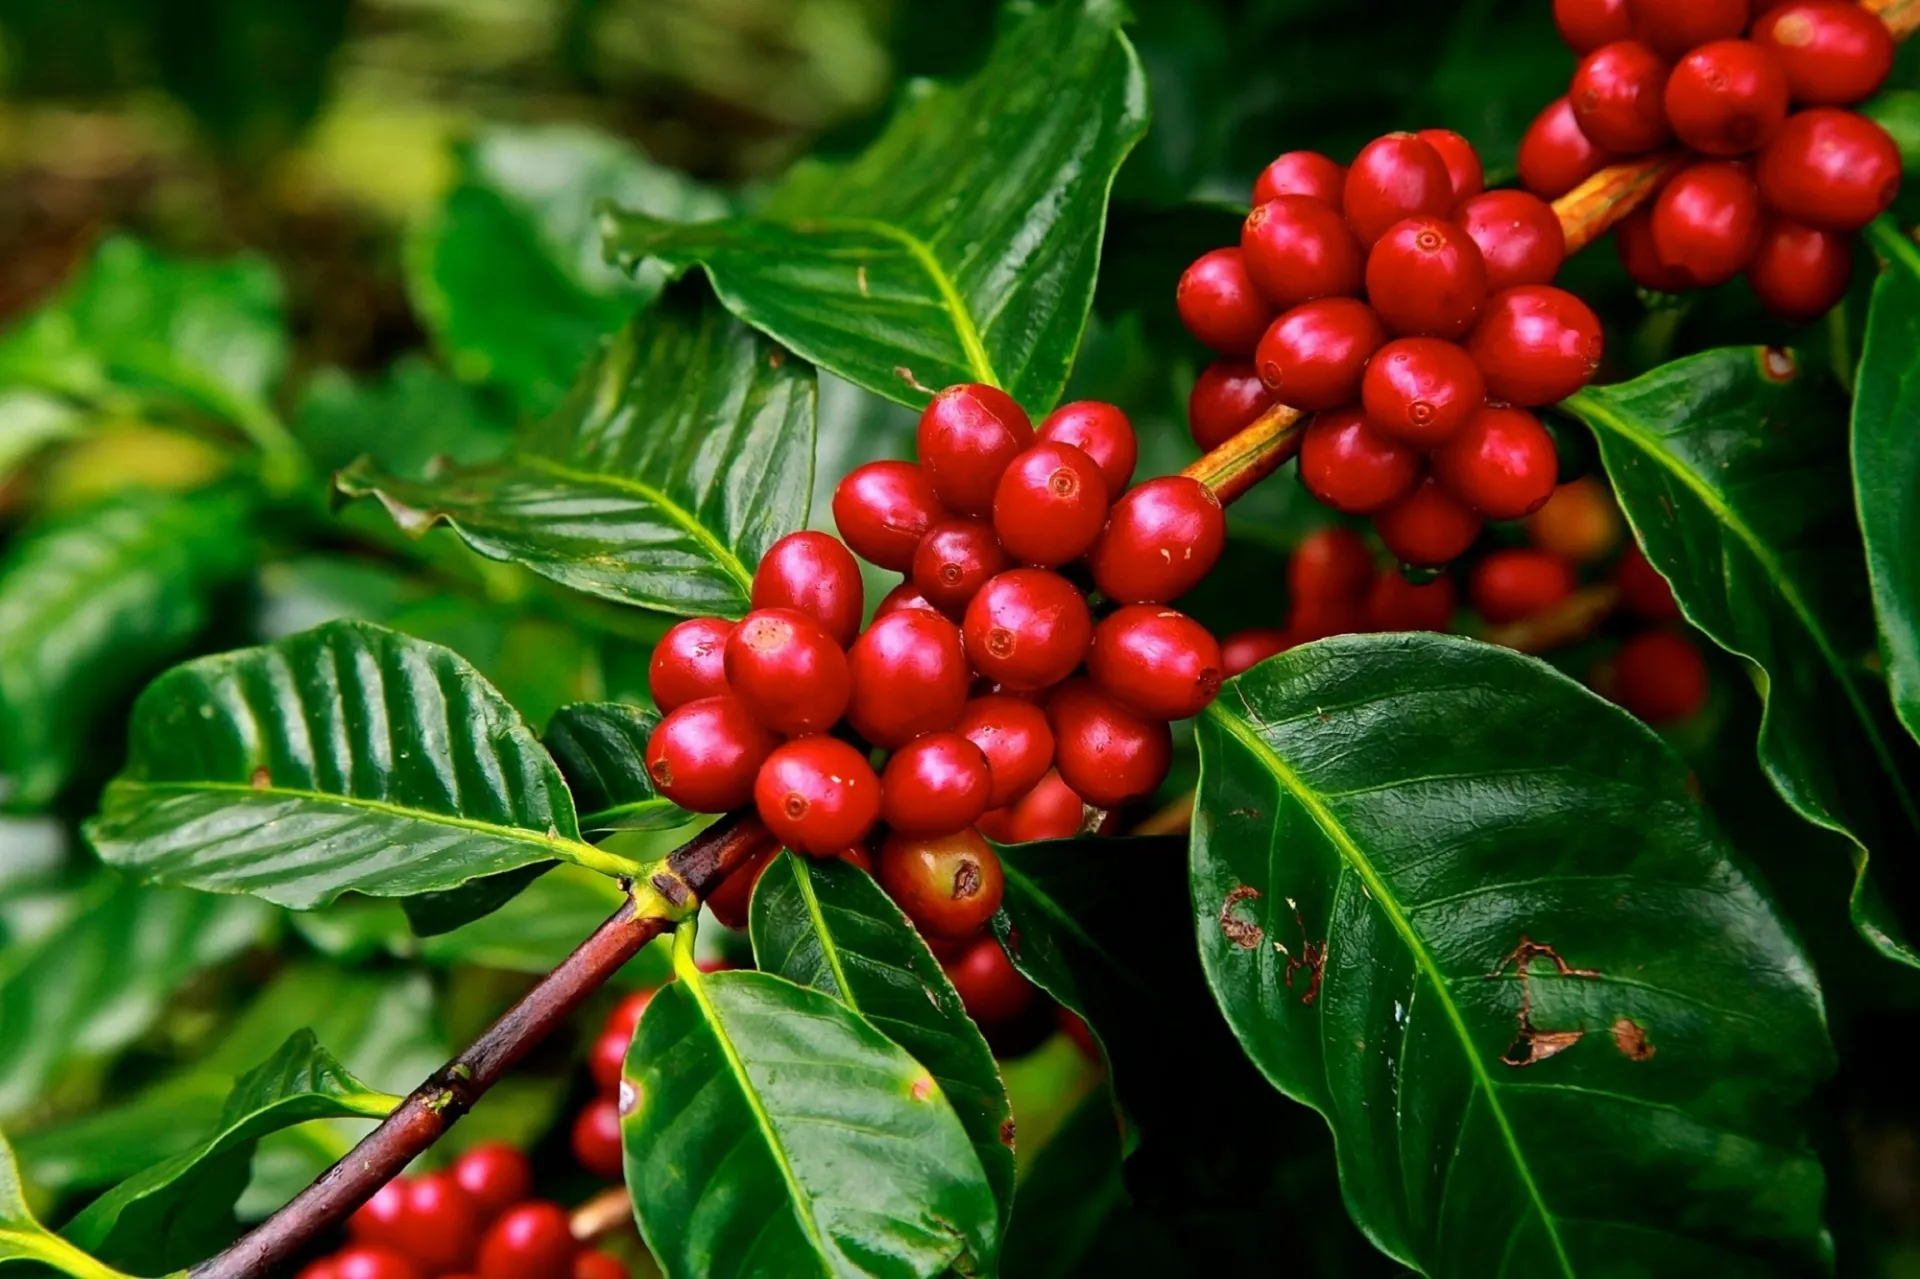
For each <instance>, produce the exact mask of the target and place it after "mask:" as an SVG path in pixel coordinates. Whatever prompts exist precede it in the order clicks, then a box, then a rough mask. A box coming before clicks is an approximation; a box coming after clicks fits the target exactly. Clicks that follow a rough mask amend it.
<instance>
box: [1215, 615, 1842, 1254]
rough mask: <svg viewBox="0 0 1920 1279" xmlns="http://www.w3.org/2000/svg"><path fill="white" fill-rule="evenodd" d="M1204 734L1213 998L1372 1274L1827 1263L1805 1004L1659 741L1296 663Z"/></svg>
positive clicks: (1504, 681)
mask: <svg viewBox="0 0 1920 1279" xmlns="http://www.w3.org/2000/svg"><path fill="white" fill-rule="evenodd" d="M1197 733H1198V739H1199V744H1200V751H1201V760H1202V772H1201V783H1200V792H1199V803H1198V808H1197V809H1196V812H1195V817H1194V826H1193V869H1192V880H1193V910H1194V921H1195V925H1196V927H1197V929H1198V932H1199V939H1200V950H1201V957H1202V960H1203V962H1204V963H1205V965H1206V969H1207V975H1208V979H1209V980H1210V982H1211V983H1212V985H1213V989H1214V994H1215V996H1216V998H1217V999H1218V1001H1219V1004H1220V1007H1221V1008H1222V1010H1223V1011H1224V1012H1225V1013H1226V1015H1227V1019H1228V1021H1229V1022H1230V1023H1231V1024H1232V1025H1233V1028H1234V1031H1235V1033H1236V1034H1238V1035H1239V1037H1240V1040H1241V1043H1242V1044H1243V1046H1244V1047H1245V1048H1246V1051H1247V1052H1248V1054H1249V1055H1250V1056H1251V1057H1252V1058H1253V1059H1254V1061H1255V1062H1256V1063H1257V1064H1258V1065H1259V1066H1260V1068H1261V1069H1262V1070H1263V1071H1265V1072H1266V1074H1267V1075H1268V1077H1269V1078H1270V1079H1272V1081H1273V1082H1274V1084H1275V1086H1276V1087H1278V1088H1280V1089H1281V1090H1282V1091H1284V1092H1286V1093H1287V1094H1288V1095H1289V1096H1292V1097H1294V1098H1296V1099H1298V1100H1300V1101H1303V1102H1305V1103H1307V1104H1308V1105H1310V1106H1312V1107H1313V1108H1314V1109H1316V1110H1318V1111H1320V1112H1321V1114H1322V1115H1324V1116H1325V1117H1326V1120H1327V1123H1328V1125H1329V1126H1330V1127H1331V1129H1332V1130H1333V1133H1334V1137H1335V1140H1336V1143H1337V1146H1338V1150H1339V1157H1340V1165H1341V1180H1342V1184H1343V1187H1344V1190H1345V1194H1346V1197H1347V1202H1348V1208H1349V1211H1350V1212H1351V1213H1352V1215H1353V1217H1354V1219H1355V1220H1356V1221H1357V1222H1358V1223H1359V1224H1360V1226H1361V1227H1362V1229H1364V1230H1365V1231H1366V1232H1367V1234H1368V1235H1369V1236H1370V1237H1371V1238H1372V1239H1373V1240H1374V1242H1375V1243H1376V1244H1378V1246H1379V1247H1380V1248H1381V1249H1382V1250H1383V1251H1385V1252H1386V1253H1388V1254H1389V1255H1391V1256H1393V1257H1395V1258H1396V1259H1398V1260H1400V1261H1401V1262H1403V1263H1404V1264H1406V1265H1409V1266H1411V1267H1413V1268H1415V1269H1417V1270H1419V1271H1420V1272H1421V1273H1423V1274H1427V1275H1434V1276H1442V1275H1446V1276H1454V1275H1458V1276H1472V1277H1473V1279H1482V1277H1484V1276H1499V1275H1519V1274H1525V1275H1542V1274H1549V1275H1560V1276H1566V1277H1568V1279H1572V1276H1575V1275H1589V1274H1628V1273H1631V1274H1636V1275H1643V1276H1649V1277H1651V1276H1660V1275H1697V1274H1702V1273H1709V1272H1720V1273H1726V1274H1739V1275H1753V1276H1760V1275H1797V1274H1804V1273H1807V1272H1809V1271H1811V1270H1815V1269H1818V1268H1819V1267H1820V1266H1822V1265H1823V1264H1824V1263H1825V1260H1826V1254H1827V1250H1828V1245H1827V1240H1826V1236H1825V1231H1824V1227H1823V1224H1822V1221H1821V1204H1822V1198H1823V1191H1824V1186H1823V1179H1822V1174H1821V1169H1820V1165H1819V1163H1818V1162H1817V1160H1816V1159H1815V1158H1814V1156H1813V1154H1812V1152H1811V1150H1810V1148H1809V1147H1808V1144H1807V1139H1806V1133H1805V1115H1804V1107H1805V1103H1806V1101H1807V1099H1808V1096H1809V1094H1810V1092H1811V1090H1812V1088H1813V1086H1814V1084H1815V1083H1816V1082H1817V1081H1818V1080H1819V1079H1820V1078H1821V1076H1823V1075H1824V1074H1825V1073H1826V1072H1827V1071H1828V1070H1829V1069H1830V1067H1831V1063H1832V1049H1831V1047H1830V1045H1829V1043H1828V1039H1827V1030H1826V1024H1825V1018H1824V1013H1823V1011H1822V1007H1821V1001H1820V993H1819V988H1818V985H1817V984H1816V981H1815V978H1814V974H1813V972H1812V968H1811V966H1810V965H1809V964H1808V962H1807V961H1806V959H1805V957H1804V955H1803V954H1802V953H1801V951H1800V949H1799V946H1798V944H1797V942H1796V941H1795V940H1794V939H1793V937H1792V936H1791V935H1790V934H1789V933H1788V931H1787V929H1786V927H1785V926H1784V924H1783V923H1782V922H1781V919H1780V916H1779V914H1778V912H1777V910H1776V908H1775V906H1774V905H1773V903H1772V901H1771V900H1770V899H1769V898H1768V896H1767V894H1766V892H1765V891H1764V889H1763V888H1762V887H1761V886H1760V885H1759V884H1758V883H1757V882H1756V880H1755V879H1754V878H1753V876H1752V874H1751V873H1750V872H1749V871H1748V869H1747V868H1746V866H1745V865H1744V864H1743V863H1742V862H1740V861H1739V860H1738V859H1737V858H1736V856H1735V854H1733V852H1732V851H1731V850H1730V849H1729V848H1728V846H1727V845H1726V844H1725V842H1724V840H1723V839H1722V837H1721V836H1720V834H1719V832H1718V830H1717V828H1715V826H1714V825H1713V823H1712V822H1711V820H1710V819H1709V818H1708V817H1707V815H1706V812H1705V810H1704V808H1703V807H1702V806H1701V805H1700V803H1699V801H1698V800H1697V799H1696V798H1695V797H1694V795H1693V794H1692V793H1691V791H1690V789H1689V786H1688V780H1687V770H1686V767H1685V765H1684V764H1682V763H1681V762H1680V760H1679V759H1677V758H1676V757H1675V756H1674V755H1673V754H1672V753H1671V752H1670V751H1669V750H1668V749H1667V748H1666V747H1665V746H1664V744H1662V743H1661V741H1660V740H1659V739H1658V738H1657V737H1656V736H1654V735H1653V734H1652V733H1651V732H1650V731H1648V730H1647V729H1646V728H1644V727H1643V726H1641V725H1640V724H1639V723H1638V722H1637V721H1635V720H1633V719H1631V718H1630V717H1629V716H1627V715H1626V714H1625V713H1624V712H1622V711H1620V710H1618V709H1616V708H1614V707H1611V706H1609V705H1608V704H1607V703H1605V702H1603V701H1602V700H1601V699H1599V698H1598V697H1596V696H1595V695H1593V694H1592V693H1590V692H1588V691H1587V690H1586V689H1584V688H1582V687H1580V686H1579V685H1577V684H1575V683H1573V682H1572V681H1570V680H1568V679H1566V678H1564V677H1563V676H1560V675H1558V674H1557V673H1555V672H1554V671H1552V670H1551V668H1549V667H1547V666H1545V665H1544V664H1542V663H1540V662H1537V661H1534V660H1533V659H1530V658H1525V657H1521V656H1519V655H1517V654H1514V653H1511V652H1508V651H1506V650H1504V649H1498V648H1493V647H1490V646H1487V645H1482V644H1477V643H1474V642H1472V641H1468V640H1461V639H1455V638H1449V637H1442V636H1394V637H1372V636H1366V637H1361V636H1355V637H1348V638H1343V639H1337V640H1330V641H1325V642H1322V643H1319V644H1312V645H1308V646H1306V647H1304V648H1301V649H1296V650H1294V651H1293V652H1291V653H1287V654H1284V655H1283V656H1281V657H1280V658H1279V659H1276V660H1274V661H1269V662H1265V663H1262V664H1261V665H1260V666H1258V667H1256V668H1254V669H1253V670H1252V671H1249V672H1248V673H1247V674H1245V675H1243V676H1241V677H1239V678H1238V679H1237V680H1235V681H1233V682H1231V683H1230V684H1229V685H1228V686H1227V688H1226V689H1225V690H1224V691H1223V692H1222V694H1221V696H1220V698H1219V700H1218V701H1216V702H1215V703H1214V704H1213V706H1211V707H1210V708H1209V709H1208V710H1207V712H1206V713H1205V715H1204V716H1202V718H1201V720H1200V721H1199V725H1198V730H1197ZM1656 1186H1657V1187H1659V1188H1660V1190H1659V1193H1649V1187H1656Z"/></svg>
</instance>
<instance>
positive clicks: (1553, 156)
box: [1519, 97, 1615, 200]
mask: <svg viewBox="0 0 1920 1279" xmlns="http://www.w3.org/2000/svg"><path fill="white" fill-rule="evenodd" d="M1614 158H1615V157H1614V156H1613V155H1612V154H1611V153H1610V152H1607V151H1604V150H1602V149H1601V148H1600V147H1598V146H1596V145H1594V142H1593V140H1592V139H1591V138H1589V137H1588V136H1587V135H1586V134H1585V133H1583V132H1581V129H1580V122H1579V121H1578V120H1576V119H1574V116H1573V103H1572V101H1571V100H1569V99H1567V98H1564V97H1562V98H1555V99H1554V100H1553V101H1552V102H1549V103H1548V104H1547V106H1546V109H1545V110H1543V111H1542V112H1541V113H1540V114H1539V115H1537V116H1535V117H1534V118H1533V123H1532V124H1530V125H1528V126H1527V131H1526V133H1525V134H1523V135H1522V136H1521V138H1520V157H1519V165H1520V181H1521V183H1522V184H1524V185H1525V186H1526V188H1527V190H1529V191H1531V192H1533V193H1534V194H1535V195H1537V196H1539V197H1540V198H1541V199H1542V200H1557V199H1559V198H1560V197H1561V196H1563V195H1565V194H1566V193H1567V192H1569V191H1571V190H1573V189H1574V188H1575V187H1577V186H1579V185H1580V184H1581V183H1582V182H1585V181H1586V180H1587V179H1588V178H1590V177H1592V176H1593V175H1594V174H1596V173H1598V172H1600V170H1602V169H1604V168H1606V167H1607V166H1608V165H1609V164H1612V163H1613V161H1614Z"/></svg>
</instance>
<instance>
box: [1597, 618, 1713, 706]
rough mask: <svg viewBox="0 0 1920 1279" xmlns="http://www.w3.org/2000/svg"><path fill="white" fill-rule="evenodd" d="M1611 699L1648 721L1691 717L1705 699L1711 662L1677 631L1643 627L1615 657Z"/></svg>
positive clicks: (1621, 647) (1704, 702) (1622, 646)
mask: <svg viewBox="0 0 1920 1279" xmlns="http://www.w3.org/2000/svg"><path fill="white" fill-rule="evenodd" d="M1613 700H1614V701H1616V702H1618V703H1619V704H1620V705H1621V706H1623V707H1625V708H1626V709H1627V710H1628V711H1629V712H1630V713H1632V714H1634V715H1637V716H1639V717H1640V718H1641V719H1643V720H1645V721H1646V722H1647V723H1649V724H1671V723H1674V722H1676V721H1679V720H1683V719H1688V718H1691V717H1692V716H1693V715H1695V714H1696V713H1698V712H1699V710H1700V708H1701V707H1702V706H1704V705H1706V702H1707V663H1706V659H1705V658H1703V657H1701V656H1700V649H1699V648H1698V646H1696V645H1695V644H1694V642H1693V641H1692V640H1690V639H1688V638H1687V637H1686V636H1685V635H1682V634H1680V632H1678V631H1668V630H1660V631H1645V632H1642V633H1641V634H1639V635H1635V636H1634V637H1633V638H1632V639H1629V640H1627V641H1626V642H1625V643H1624V644H1622V645H1621V646H1620V651H1619V653H1617V654H1615V656H1614V659H1613Z"/></svg>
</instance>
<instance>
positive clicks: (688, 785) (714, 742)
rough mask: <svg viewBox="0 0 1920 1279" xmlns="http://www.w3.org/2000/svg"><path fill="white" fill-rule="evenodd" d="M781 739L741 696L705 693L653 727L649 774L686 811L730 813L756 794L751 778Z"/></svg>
mask: <svg viewBox="0 0 1920 1279" xmlns="http://www.w3.org/2000/svg"><path fill="white" fill-rule="evenodd" d="M779 741H780V739H779V738H777V737H775V736H774V735H773V734H772V733H770V732H768V731H767V730H766V729H765V728H763V727H762V726H761V724H760V721H759V720H756V719H755V718H754V717H753V716H752V715H751V714H750V713H749V712H748V711H747V708H746V706H745V705H743V704H742V703H741V701H740V699H738V698H736V697H703V698H701V699H700V700H699V701H697V702H688V703H687V704H686V705H685V706H682V707H679V708H678V709H676V710H674V711H672V712H670V713H669V714H668V715H667V717H666V718H665V719H662V720H661V721H660V722H659V723H658V724H656V725H654V728H653V733H652V735H651V736H649V737H648V738H647V776H649V777H651V778H652V779H653V784H654V786H655V788H656V789H658V790H659V792H660V793H661V794H662V795H665V796H666V797H667V798H668V799H670V800H672V801H673V802H674V803H676V804H678V805H680V807H682V808H684V809H686V810H687V811H688V812H693V813H725V812H731V811H732V810H733V809H736V808H738V807H740V806H741V805H742V804H744V803H746V802H747V801H748V800H749V799H751V798H752V797H753V779H754V777H755V776H756V775H757V774H758V773H759V771H760V765H761V763H762V762H763V761H764V760H765V759H766V758H767V755H768V753H769V752H771V751H772V750H773V748H774V747H775V746H776V745H778V744H779Z"/></svg>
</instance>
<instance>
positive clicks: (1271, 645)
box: [1220, 627, 1293, 679]
mask: <svg viewBox="0 0 1920 1279" xmlns="http://www.w3.org/2000/svg"><path fill="white" fill-rule="evenodd" d="M1292 647H1293V637H1292V636H1291V635H1289V634H1288V633H1287V632H1286V631H1283V630H1278V629H1276V628H1272V627H1264V628H1256V629H1253V630H1245V631H1235V632H1234V633H1233V634H1231V635H1229V636H1227V638H1226V639H1224V640H1222V641H1221V642H1220V669H1221V670H1222V671H1224V672H1226V674H1227V677H1228V678H1229V679H1231V678H1232V677H1233V676H1235V675H1238V674H1240V672H1242V671H1246V670H1251V669H1252V668H1254V667H1255V666H1258V665H1259V664H1260V663H1261V662H1264V661H1266V660H1267V659H1268V658H1269V657H1276V656H1278V655H1279V654H1281V653H1284V652H1286V651H1287V650H1288V649H1290V648H1292Z"/></svg>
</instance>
